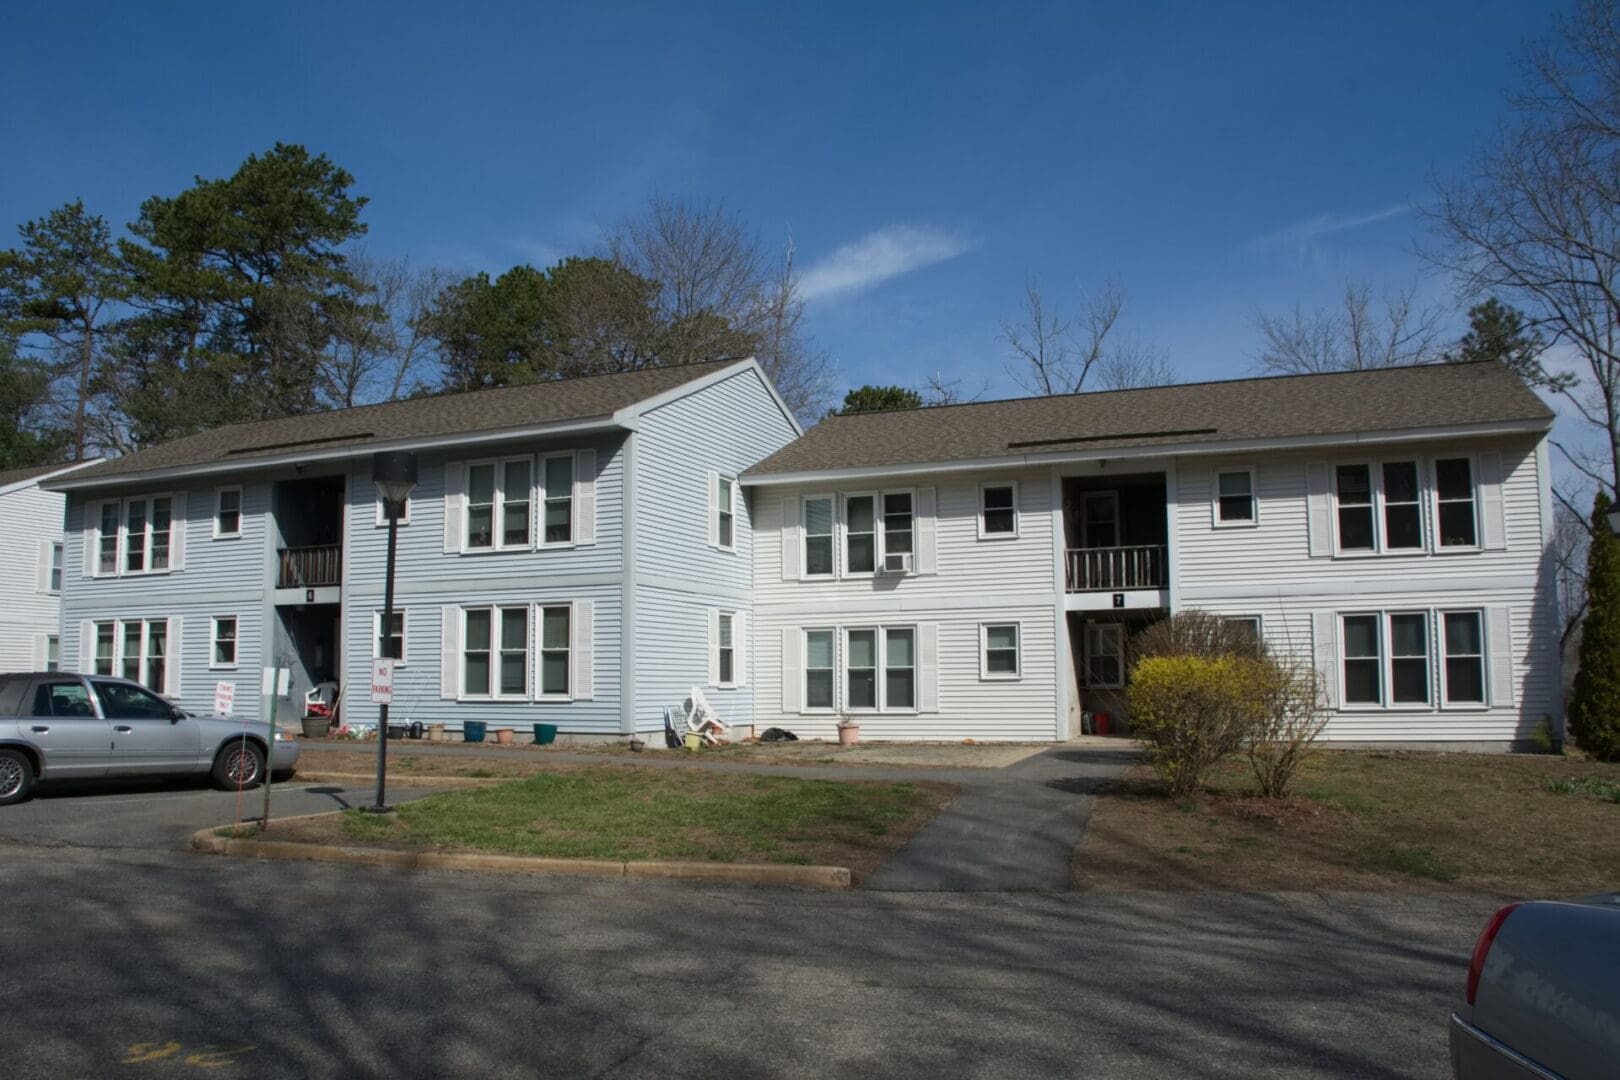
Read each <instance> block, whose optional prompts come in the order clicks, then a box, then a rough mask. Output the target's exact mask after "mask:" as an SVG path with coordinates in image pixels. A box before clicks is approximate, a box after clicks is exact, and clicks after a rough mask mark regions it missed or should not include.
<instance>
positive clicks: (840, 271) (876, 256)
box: [799, 225, 974, 300]
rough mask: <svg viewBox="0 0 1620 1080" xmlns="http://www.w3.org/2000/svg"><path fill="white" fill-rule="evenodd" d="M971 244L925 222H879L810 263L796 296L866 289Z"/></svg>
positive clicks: (929, 263)
mask: <svg viewBox="0 0 1620 1080" xmlns="http://www.w3.org/2000/svg"><path fill="white" fill-rule="evenodd" d="M973 246H974V245H973V243H972V241H970V240H968V239H967V238H965V237H963V236H959V235H957V234H956V233H953V232H948V231H946V230H944V229H940V228H936V227H934V226H931V225H885V226H884V227H883V228H881V229H877V230H876V231H874V232H869V233H867V234H866V235H865V236H863V237H861V238H860V239H859V240H855V241H853V242H851V243H848V244H844V245H843V246H841V247H839V248H838V249H837V250H835V251H833V252H832V253H831V254H830V255H828V256H827V257H826V258H823V259H821V260H819V261H818V262H816V263H815V264H814V265H812V266H811V267H810V268H809V269H808V270H806V271H805V272H804V276H803V277H802V278H800V279H799V295H800V296H802V297H804V298H805V299H806V300H811V299H814V298H816V297H818V296H832V295H834V294H837V293H846V292H854V291H856V290H858V289H866V288H870V287H871V286H873V285H876V284H878V283H879V282H881V281H887V280H889V279H890V278H893V277H899V276H900V275H901V274H909V273H910V272H911V271H913V270H918V269H921V268H922V267H924V266H932V265H933V264H934V263H940V262H944V261H945V260H947V259H954V258H956V257H957V256H958V255H961V254H963V253H964V252H966V251H969V250H971V249H972V248H973Z"/></svg>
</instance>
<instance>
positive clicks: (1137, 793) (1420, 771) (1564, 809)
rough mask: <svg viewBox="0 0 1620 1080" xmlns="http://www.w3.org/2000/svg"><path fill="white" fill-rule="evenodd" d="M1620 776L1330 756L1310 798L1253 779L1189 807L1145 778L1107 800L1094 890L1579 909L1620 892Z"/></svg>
mask: <svg viewBox="0 0 1620 1080" xmlns="http://www.w3.org/2000/svg"><path fill="white" fill-rule="evenodd" d="M1617 785H1620V766H1616V765H1604V764H1601V763H1598V762H1593V761H1588V760H1585V759H1583V758H1574V757H1568V758H1564V757H1552V756H1536V755H1518V754H1512V755H1489V754H1434V753H1426V752H1417V751H1411V752H1397V751H1391V752H1378V751H1353V750H1321V751H1317V752H1316V753H1315V754H1313V755H1312V757H1311V759H1310V760H1309V762H1308V763H1307V764H1306V766H1305V768H1304V769H1303V770H1302V771H1301V773H1300V777H1299V781H1298V785H1297V792H1298V794H1297V795H1296V796H1295V797H1294V798H1292V799H1289V800H1286V801H1283V802H1280V803H1279V802H1271V801H1268V800H1263V799H1259V798H1256V797H1255V796H1254V794H1253V781H1252V777H1251V776H1250V774H1249V772H1248V768H1247V765H1246V764H1245V763H1243V762H1241V761H1230V762H1226V763H1223V764H1222V765H1221V766H1219V767H1218V768H1217V769H1216V770H1215V772H1214V774H1213V775H1212V777H1211V779H1210V785H1209V790H1208V792H1206V793H1205V794H1203V795H1200V796H1198V797H1196V798H1193V799H1187V800H1182V801H1179V802H1177V801H1173V800H1171V799H1169V798H1168V797H1166V796H1165V795H1164V794H1163V788H1162V787H1161V786H1160V785H1159V784H1158V782H1157V781H1156V780H1155V779H1154V778H1153V776H1152V773H1151V772H1150V771H1149V770H1148V769H1147V768H1145V767H1140V766H1139V767H1137V768H1133V769H1132V770H1131V771H1130V772H1128V773H1127V774H1126V775H1125V776H1124V777H1123V778H1122V779H1121V780H1120V781H1119V782H1118V783H1117V784H1116V785H1115V787H1114V788H1113V789H1112V790H1110V791H1108V792H1106V793H1104V794H1103V795H1101V796H1100V797H1099V799H1098V801H1097V808H1096V812H1095V814H1094V815H1093V816H1092V818H1091V822H1090V825H1089V826H1088V828H1087V830H1086V835H1085V838H1084V839H1083V840H1082V842H1081V845H1080V848H1079V850H1078V851H1077V852H1076V857H1075V883H1076V885H1077V886H1078V887H1080V888H1094V889H1129V888H1230V889H1250V890H1262V889H1388V888H1395V889H1408V890H1411V889H1417V890H1446V889H1459V890H1470V891H1483V892H1495V893H1510V894H1513V895H1516V896H1526V897H1532V896H1567V895H1571V894H1577V893H1581V892H1590V891H1597V890H1600V889H1612V888H1614V887H1615V883H1616V882H1617V881H1620V802H1617V801H1614V800H1613V799H1612V798H1609V797H1607V796H1608V794H1609V793H1611V792H1615V791H1617V790H1620V787H1617Z"/></svg>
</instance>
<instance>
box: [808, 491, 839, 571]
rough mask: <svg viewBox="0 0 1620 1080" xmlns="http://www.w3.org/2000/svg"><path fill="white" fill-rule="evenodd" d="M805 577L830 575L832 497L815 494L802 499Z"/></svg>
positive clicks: (831, 562) (831, 566)
mask: <svg viewBox="0 0 1620 1080" xmlns="http://www.w3.org/2000/svg"><path fill="white" fill-rule="evenodd" d="M804 574H805V577H832V574H833V498H832V496H831V495H815V496H811V497H809V498H807V499H805V500H804Z"/></svg>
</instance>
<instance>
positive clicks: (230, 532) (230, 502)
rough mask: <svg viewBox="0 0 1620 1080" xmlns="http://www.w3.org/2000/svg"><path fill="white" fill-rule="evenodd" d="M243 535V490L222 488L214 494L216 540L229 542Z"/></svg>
mask: <svg viewBox="0 0 1620 1080" xmlns="http://www.w3.org/2000/svg"><path fill="white" fill-rule="evenodd" d="M241 535H242V489H241V488H239V487H222V488H218V489H216V490H215V492H214V539H216V540H229V539H234V538H235V537H238V536H241Z"/></svg>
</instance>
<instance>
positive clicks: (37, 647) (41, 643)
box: [33, 634, 50, 671]
mask: <svg viewBox="0 0 1620 1080" xmlns="http://www.w3.org/2000/svg"><path fill="white" fill-rule="evenodd" d="M49 651H50V650H49V649H48V648H47V647H46V644H45V635H44V634H35V635H34V664H33V670H35V671H44V670H45V662H46V659H47V657H46V653H47V652H49Z"/></svg>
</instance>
